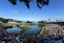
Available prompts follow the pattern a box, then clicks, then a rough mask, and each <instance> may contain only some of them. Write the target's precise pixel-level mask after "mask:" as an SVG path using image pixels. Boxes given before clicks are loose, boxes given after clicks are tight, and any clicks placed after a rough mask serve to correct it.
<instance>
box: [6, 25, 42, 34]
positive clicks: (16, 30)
mask: <svg viewBox="0 0 64 43" xmlns="http://www.w3.org/2000/svg"><path fill="white" fill-rule="evenodd" d="M40 30H41V27H40V26H38V25H32V28H31V29H29V30H26V31H25V32H24V34H26V35H35V34H37V33H38V32H39V31H40ZM6 31H7V32H9V33H19V32H20V31H22V29H20V28H18V27H13V28H9V29H7V30H6Z"/></svg>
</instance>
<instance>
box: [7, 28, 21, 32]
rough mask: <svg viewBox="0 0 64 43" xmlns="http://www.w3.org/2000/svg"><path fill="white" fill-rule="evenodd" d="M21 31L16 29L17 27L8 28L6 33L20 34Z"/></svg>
mask: <svg viewBox="0 0 64 43" xmlns="http://www.w3.org/2000/svg"><path fill="white" fill-rule="evenodd" d="M21 30H22V29H20V28H18V27H13V28H9V29H7V30H6V31H7V32H9V33H20V31H21Z"/></svg>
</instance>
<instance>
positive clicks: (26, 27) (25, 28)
mask: <svg viewBox="0 0 64 43" xmlns="http://www.w3.org/2000/svg"><path fill="white" fill-rule="evenodd" d="M18 27H19V28H21V29H22V31H21V35H23V36H25V34H24V32H25V31H26V30H29V29H31V28H32V26H30V25H27V26H22V25H20V26H18Z"/></svg>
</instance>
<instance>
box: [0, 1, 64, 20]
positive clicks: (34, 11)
mask: <svg viewBox="0 0 64 43" xmlns="http://www.w3.org/2000/svg"><path fill="white" fill-rule="evenodd" d="M0 17H3V18H11V19H16V20H22V21H27V20H30V21H40V20H48V19H49V18H51V21H54V20H56V19H63V20H64V0H50V3H49V5H48V6H44V7H42V9H41V10H40V9H39V8H38V7H37V5H36V2H35V1H34V2H31V3H30V9H28V8H27V7H26V6H25V5H24V3H20V2H19V1H18V3H17V5H15V6H14V5H12V4H11V3H9V2H8V0H0Z"/></svg>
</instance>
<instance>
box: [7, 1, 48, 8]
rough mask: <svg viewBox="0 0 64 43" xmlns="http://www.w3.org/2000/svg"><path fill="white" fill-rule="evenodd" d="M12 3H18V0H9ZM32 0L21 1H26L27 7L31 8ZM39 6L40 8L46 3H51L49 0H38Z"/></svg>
mask: <svg viewBox="0 0 64 43" xmlns="http://www.w3.org/2000/svg"><path fill="white" fill-rule="evenodd" d="M8 1H9V2H10V3H11V4H13V5H16V4H17V0H8ZM31 1H32V0H19V2H24V3H25V5H26V7H27V8H28V9H29V8H30V5H29V4H30V2H31ZM36 3H37V6H38V8H40V9H41V8H42V7H43V6H44V5H48V4H49V0H36Z"/></svg>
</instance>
